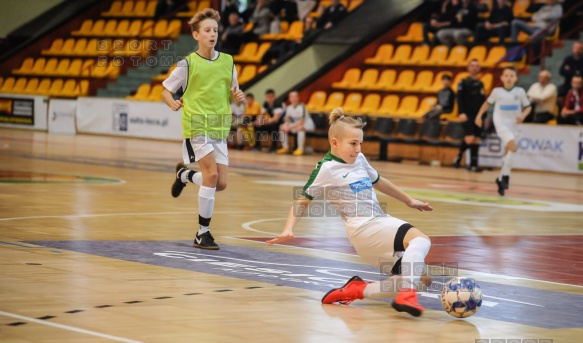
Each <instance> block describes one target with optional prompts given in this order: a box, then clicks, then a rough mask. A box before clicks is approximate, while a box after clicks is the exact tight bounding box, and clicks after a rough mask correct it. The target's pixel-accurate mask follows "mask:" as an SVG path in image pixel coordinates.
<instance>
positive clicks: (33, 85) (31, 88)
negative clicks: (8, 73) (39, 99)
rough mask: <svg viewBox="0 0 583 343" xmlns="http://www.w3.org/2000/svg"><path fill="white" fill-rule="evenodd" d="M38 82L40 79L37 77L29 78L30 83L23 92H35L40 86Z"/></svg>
mask: <svg viewBox="0 0 583 343" xmlns="http://www.w3.org/2000/svg"><path fill="white" fill-rule="evenodd" d="M38 83H39V81H38V79H37V78H36V77H35V78H32V79H30V80H28V83H27V84H26V88H25V89H24V91H23V92H22V93H24V94H35V93H36V90H37V88H38Z"/></svg>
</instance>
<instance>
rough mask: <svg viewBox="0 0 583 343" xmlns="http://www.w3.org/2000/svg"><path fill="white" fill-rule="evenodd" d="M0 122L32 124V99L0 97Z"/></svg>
mask: <svg viewBox="0 0 583 343" xmlns="http://www.w3.org/2000/svg"><path fill="white" fill-rule="evenodd" d="M0 123H5V124H19V125H30V126H32V125H34V100H33V99H17V98H3V99H0Z"/></svg>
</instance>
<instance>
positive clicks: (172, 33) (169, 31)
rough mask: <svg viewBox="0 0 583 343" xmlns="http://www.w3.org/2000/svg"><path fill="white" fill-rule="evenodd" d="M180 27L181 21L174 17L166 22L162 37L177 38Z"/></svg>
mask: <svg viewBox="0 0 583 343" xmlns="http://www.w3.org/2000/svg"><path fill="white" fill-rule="evenodd" d="M181 29H182V22H181V21H180V20H178V19H174V20H172V21H170V22H169V23H168V26H167V28H166V34H165V35H164V37H172V38H178V35H180V30H181Z"/></svg>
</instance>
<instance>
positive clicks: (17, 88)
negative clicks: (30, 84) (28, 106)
mask: <svg viewBox="0 0 583 343" xmlns="http://www.w3.org/2000/svg"><path fill="white" fill-rule="evenodd" d="M27 81H28V80H27V79H26V78H25V77H19V78H18V80H16V83H15V84H14V87H12V91H11V93H19V94H22V93H24V90H25V89H26V83H27Z"/></svg>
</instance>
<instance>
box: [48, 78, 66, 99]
mask: <svg viewBox="0 0 583 343" xmlns="http://www.w3.org/2000/svg"><path fill="white" fill-rule="evenodd" d="M62 89H63V79H54V80H53V82H52V83H51V88H50V89H49V95H50V96H59V94H60V93H61V90H62Z"/></svg>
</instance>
